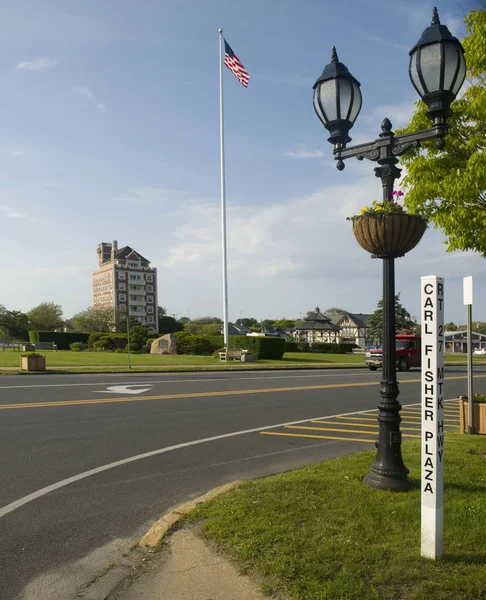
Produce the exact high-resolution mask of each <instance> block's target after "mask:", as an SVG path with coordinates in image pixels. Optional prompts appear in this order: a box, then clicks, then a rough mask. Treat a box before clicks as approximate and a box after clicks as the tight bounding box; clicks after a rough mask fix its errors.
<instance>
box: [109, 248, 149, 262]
mask: <svg viewBox="0 0 486 600" xmlns="http://www.w3.org/2000/svg"><path fill="white" fill-rule="evenodd" d="M132 252H133V253H134V254H136V255H137V256H138V257H139V258H140V260H141V261H142V262H146V263H149V262H150V261H149V260H147V259H146V258H144V257H143V256H142V255H141V254H140V253H139V252H136V251H135V250H134V249H133V248H131V247H130V246H123V248H120V249H119V250H115V258H121V259H126V258H128V257H129V256H130V254H131V253H132Z"/></svg>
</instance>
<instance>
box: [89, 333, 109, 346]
mask: <svg viewBox="0 0 486 600" xmlns="http://www.w3.org/2000/svg"><path fill="white" fill-rule="evenodd" d="M105 335H106V333H103V332H101V331H95V332H94V333H90V334H89V336H88V348H89V349H90V350H93V347H94V343H95V342H97V341H98V340H100V339H101V338H102V337H103V336H105Z"/></svg>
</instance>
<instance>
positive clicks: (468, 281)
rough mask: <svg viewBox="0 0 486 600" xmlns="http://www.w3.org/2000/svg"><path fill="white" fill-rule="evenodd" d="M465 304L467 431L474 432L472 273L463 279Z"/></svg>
mask: <svg viewBox="0 0 486 600" xmlns="http://www.w3.org/2000/svg"><path fill="white" fill-rule="evenodd" d="M463 292H464V305H465V306H467V398H468V403H467V415H468V423H467V432H468V433H469V434H470V435H472V434H473V433H474V422H473V420H474V411H473V403H472V399H473V395H474V391H473V365H472V303H473V278H472V275H469V277H464V279H463Z"/></svg>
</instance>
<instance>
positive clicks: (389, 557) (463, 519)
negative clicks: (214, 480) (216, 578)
mask: <svg viewBox="0 0 486 600" xmlns="http://www.w3.org/2000/svg"><path fill="white" fill-rule="evenodd" d="M403 454H404V461H405V464H406V465H407V466H408V467H409V468H410V470H411V476H412V478H413V479H414V480H415V481H419V479H420V444H419V442H407V443H405V444H403ZM374 456H375V453H374V451H367V452H362V453H359V454H354V455H350V456H346V457H342V458H338V459H334V460H329V461H326V462H324V463H320V464H314V465H310V466H308V467H305V468H303V469H299V470H297V471H292V472H289V473H284V474H281V475H278V476H275V477H271V478H267V479H261V480H254V481H249V482H247V483H245V484H243V485H242V486H240V487H239V488H236V489H235V490H233V491H231V492H229V493H227V494H225V495H222V496H220V497H218V498H216V499H215V500H213V501H211V502H209V503H207V504H204V505H202V506H201V507H200V508H198V509H197V510H196V511H195V512H194V513H191V514H190V515H189V517H187V518H188V520H190V521H196V522H198V521H201V522H202V523H203V530H204V532H205V535H207V536H208V537H209V538H211V539H212V540H214V541H215V542H217V543H218V544H220V545H222V547H223V548H224V549H226V551H227V552H228V553H230V554H231V555H232V556H234V557H235V558H236V559H238V560H239V561H240V562H241V564H242V568H243V569H244V570H247V571H250V572H253V573H256V574H258V575H260V576H261V577H262V578H263V581H264V582H265V583H264V584H263V586H262V587H263V590H264V591H266V592H267V593H268V594H271V593H273V592H283V593H284V594H287V595H290V597H291V598H293V599H295V600H382V599H383V600H385V599H386V600H452V599H454V600H479V599H483V598H486V566H485V564H486V535H485V526H484V523H485V516H486V500H485V498H486V437H481V436H462V435H460V434H458V433H448V434H447V435H446V441H445V491H444V557H443V559H442V560H440V561H435V562H434V561H431V560H427V559H424V558H422V557H421V556H420V489H419V488H418V487H417V488H416V489H414V490H412V491H410V492H408V493H393V492H380V491H376V490H372V489H370V488H369V487H367V486H366V485H365V484H363V483H362V480H363V477H364V475H366V473H367V472H368V470H369V466H370V464H371V463H372V462H373V460H374Z"/></svg>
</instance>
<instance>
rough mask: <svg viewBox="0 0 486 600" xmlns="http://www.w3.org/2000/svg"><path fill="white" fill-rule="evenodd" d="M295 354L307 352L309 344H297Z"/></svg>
mask: <svg viewBox="0 0 486 600" xmlns="http://www.w3.org/2000/svg"><path fill="white" fill-rule="evenodd" d="M297 352H309V344H308V343H307V342H298V344H297Z"/></svg>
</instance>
